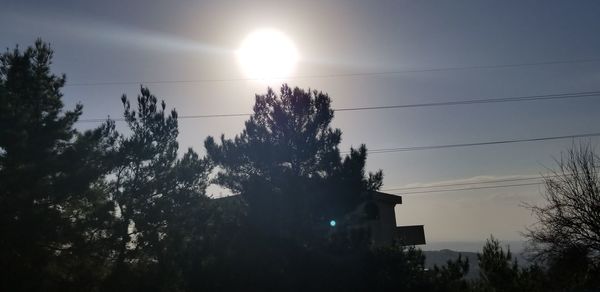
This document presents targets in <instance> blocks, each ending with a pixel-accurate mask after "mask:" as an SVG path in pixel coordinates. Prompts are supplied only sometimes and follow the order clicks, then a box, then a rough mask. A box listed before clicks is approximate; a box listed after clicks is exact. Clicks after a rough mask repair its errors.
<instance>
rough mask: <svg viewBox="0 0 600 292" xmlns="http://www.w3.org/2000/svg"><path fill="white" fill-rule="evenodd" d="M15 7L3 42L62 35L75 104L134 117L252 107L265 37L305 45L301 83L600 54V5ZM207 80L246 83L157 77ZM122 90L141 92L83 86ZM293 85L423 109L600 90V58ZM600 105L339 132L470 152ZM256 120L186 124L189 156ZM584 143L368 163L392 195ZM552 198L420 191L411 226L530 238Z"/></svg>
mask: <svg viewBox="0 0 600 292" xmlns="http://www.w3.org/2000/svg"><path fill="white" fill-rule="evenodd" d="M1 2H2V3H0V4H1V6H0V7H1V8H0V47H3V48H6V47H10V48H12V47H14V45H16V44H19V45H21V46H22V47H25V46H28V45H30V44H32V43H33V41H34V40H35V39H36V38H37V37H41V38H43V39H44V40H45V41H49V42H50V43H51V44H52V46H53V47H54V49H55V62H54V64H55V66H54V67H53V68H54V70H55V72H56V73H65V74H67V80H68V82H67V86H68V87H66V88H65V89H64V93H65V102H66V105H67V108H72V107H73V106H74V105H75V103H77V102H80V103H82V104H83V105H84V115H83V117H82V118H105V117H107V116H108V115H110V116H111V117H120V116H121V113H122V107H121V102H120V100H119V98H120V96H121V94H123V93H125V94H127V95H128V96H130V97H131V98H134V97H135V96H136V94H137V92H138V90H139V84H140V83H144V82H146V85H148V87H150V89H151V90H152V92H153V93H154V94H155V95H157V96H158V97H159V98H162V99H164V100H165V101H166V102H167V106H168V107H175V108H176V109H177V110H178V112H179V114H180V115H193V114H215V113H216V114H219V113H246V112H250V111H251V107H252V104H253V101H254V94H255V93H264V92H265V91H266V87H267V84H266V83H264V82H259V81H251V80H239V79H240V78H245V76H244V75H243V74H242V72H241V70H240V67H239V65H238V62H237V60H236V58H235V56H234V51H235V50H236V49H237V48H238V46H239V45H240V43H241V42H242V40H243V38H244V37H245V36H246V35H247V34H249V33H250V32H252V31H253V30H255V29H257V28H261V27H271V28H275V29H278V30H280V31H282V32H284V33H285V34H286V35H287V36H288V37H289V38H291V39H292V40H293V41H294V42H295V44H296V46H297V49H298V52H299V54H300V63H299V64H298V65H297V67H296V70H295V72H294V73H293V75H296V76H301V75H331V74H334V75H335V74H350V73H362V72H389V71H402V70H412V69H432V68H445V67H464V66H482V65H503V64H519V63H536V62H547V61H562V60H581V59H600V35H599V32H600V30H599V29H600V17H598V16H599V15H600V2H598V1H437V2H434V1H297V2H285V1H271V2H259V1H239V2H233V1H155V3H153V4H150V1H116V0H115V1H94V2H92V1H37V2H34V1H24V0H19V1H7V0H2V1H1ZM198 79H212V80H215V79H217V80H231V79H234V80H231V81H213V82H196V83H194V82H191V83H169V84H154V83H150V82H148V81H165V80H198ZM235 79H238V80H235ZM113 81H116V82H130V81H131V82H133V84H113V85H95V86H75V85H77V84H81V83H98V82H100V83H101V82H113ZM287 82H288V83H289V84H290V85H292V86H299V87H302V88H309V87H310V88H313V89H318V90H322V91H324V92H327V93H329V95H330V96H331V97H332V99H333V105H334V107H337V108H341V107H353V106H376V105H392V104H409V103H424V102H440V101H452V100H464V99H484V98H498V97H514V96H528V95H542V94H553V93H570V92H582V91H596V90H600V62H586V63H565V64H554V65H539V66H529V67H518V68H496V69H478V70H454V71H438V72H435V71H430V72H412V73H402V74H390V75H367V76H364V75H363V76H351V77H349V76H346V77H328V78H322V77H321V78H299V79H290V80H287ZM271 85H272V86H275V87H277V84H276V83H274V84H271ZM599 106H600V98H578V99H570V100H556V101H528V102H519V103H490V104H475V105H461V106H445V107H428V108H409V109H393V110H378V111H357V112H339V113H336V118H335V121H334V126H335V127H339V128H341V130H342V131H343V133H344V134H343V142H342V144H343V145H342V146H343V147H342V148H343V150H347V149H348V148H349V147H350V145H355V146H356V145H359V144H361V143H366V144H367V147H368V148H371V149H376V148H394V147H410V146H427V145H440V144H456V143H470V142H480V141H493V140H505V139H520V138H534V137H545V136H561V135H571V134H581V133H591V132H600V116H599V115H598V114H597V112H598V108H599ZM244 119H245V118H244V117H233V118H232V117H230V118H212V119H197V120H193V119H190V120H182V121H181V122H180V132H181V135H180V143H181V146H182V148H184V149H185V148H187V147H190V146H191V147H193V148H194V149H195V150H196V151H198V152H200V153H204V149H203V147H202V143H203V141H204V139H205V137H206V136H207V135H217V136H218V135H220V134H221V133H225V135H226V136H229V137H231V136H233V135H235V134H236V133H239V132H240V130H241V129H242V127H243V121H244ZM79 126H80V127H81V128H82V129H85V128H89V127H92V126H94V125H93V124H80V125H79ZM592 141H593V142H596V141H595V140H592ZM571 143H572V141H570V140H557V141H543V142H530V143H518V144H501V145H491V146H477V147H466V148H452V149H438V150H423V151H411V152H398V153H386V154H372V155H371V156H369V160H368V168H369V169H371V170H376V169H383V171H384V174H385V179H384V183H385V185H384V189H385V188H393V187H405V186H421V185H431V184H448V183H450V184H453V183H462V182H472V181H478V180H484V179H504V178H520V177H525V178H527V177H531V176H535V175H538V174H540V173H544V172H545V167H552V166H553V165H554V164H553V160H552V158H553V157H557V156H559V155H560V151H561V150H564V149H566V148H567V147H568V146H569V145H570V144H571ZM523 182H532V181H522V182H521V183H523ZM514 183H515V182H509V183H505V184H514ZM516 183H520V182H519V181H517V182H516ZM490 185H494V184H487V185H484V186H490ZM476 186H482V185H476ZM464 187H471V186H470V185H465V186H462V188H464ZM447 188H448V187H445V188H438V189H447ZM455 188H459V187H455ZM425 190H429V189H415V190H414V191H425ZM214 191H215V192H219V190H214ZM541 191H543V188H542V187H541V186H520V187H510V188H496V189H479V190H464V191H455V192H437V193H422V194H406V195H404V204H403V205H401V206H399V207H397V217H398V224H399V225H410V224H425V232H426V237H427V239H428V240H429V241H430V242H436V241H438V242H439V241H476V240H484V239H485V238H487V237H488V236H489V235H490V234H494V235H495V236H496V237H498V238H500V239H501V240H519V239H520V235H519V231H523V230H524V228H525V227H526V226H527V225H529V224H531V223H532V218H531V216H530V214H529V211H527V210H526V209H524V208H522V207H521V206H520V205H521V204H522V202H536V201H537V200H538V199H539V197H540V192H541ZM406 192H408V191H406Z"/></svg>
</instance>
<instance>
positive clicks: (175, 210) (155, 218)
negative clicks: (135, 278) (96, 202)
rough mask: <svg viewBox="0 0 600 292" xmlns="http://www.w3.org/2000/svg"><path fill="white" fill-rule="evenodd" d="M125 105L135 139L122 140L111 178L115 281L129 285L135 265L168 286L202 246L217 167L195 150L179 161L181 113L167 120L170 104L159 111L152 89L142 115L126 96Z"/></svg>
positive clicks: (143, 98) (144, 97)
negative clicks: (182, 262) (181, 263)
mask: <svg viewBox="0 0 600 292" xmlns="http://www.w3.org/2000/svg"><path fill="white" fill-rule="evenodd" d="M122 102H123V106H124V116H125V120H126V122H127V125H128V126H129V129H130V130H131V135H128V136H123V135H119V138H118V139H117V143H116V145H115V149H114V152H113V155H112V156H111V159H112V163H113V168H112V172H111V173H109V175H108V176H107V177H106V178H105V181H106V183H107V186H108V188H107V189H106V190H105V191H106V195H107V197H108V198H110V199H111V201H112V202H113V203H114V205H115V210H114V225H113V226H111V230H110V232H112V237H111V240H112V242H113V243H114V244H115V245H116V246H114V249H115V257H114V268H113V272H112V277H113V278H117V279H120V280H114V279H113V281H116V282H117V283H118V285H121V283H122V282H124V281H128V280H127V279H126V278H127V277H128V276H127V275H126V271H128V269H127V268H128V266H129V267H131V266H133V267H137V268H150V269H155V273H156V277H154V278H153V279H154V280H155V281H153V282H155V283H160V284H161V285H168V284H169V282H168V280H167V279H169V277H174V276H175V275H169V273H173V272H175V273H178V272H181V271H174V270H173V267H172V265H173V264H174V262H177V261H178V260H184V259H185V257H186V254H185V253H186V252H187V251H188V249H190V248H192V247H191V246H193V245H200V244H201V243H200V242H199V241H201V239H200V236H201V235H200V234H199V232H202V231H201V227H202V226H203V225H204V223H205V222H204V220H206V218H207V217H208V216H209V215H208V213H207V212H206V210H205V208H206V206H207V205H208V203H207V201H208V198H207V197H206V196H205V195H204V192H205V189H206V187H207V181H208V174H209V172H210V170H211V167H210V164H209V162H208V161H207V160H206V159H201V158H199V156H198V154H196V153H195V152H194V151H193V150H191V149H188V151H187V152H186V153H185V154H184V155H183V157H181V158H178V149H179V147H178V143H177V135H178V126H177V112H176V111H175V110H173V111H171V113H170V114H168V115H167V114H166V113H165V107H166V105H165V103H164V102H162V103H161V105H160V107H159V106H158V104H157V103H158V102H157V98H156V97H155V96H153V95H152V94H150V91H149V90H148V89H146V88H142V89H141V94H140V95H139V96H138V98H137V103H138V107H137V111H135V110H132V109H131V105H130V103H129V101H128V100H127V98H126V97H125V96H123V97H122ZM134 263H135V265H134ZM145 266H146V267H145ZM170 288H174V287H170Z"/></svg>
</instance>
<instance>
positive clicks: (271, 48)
mask: <svg viewBox="0 0 600 292" xmlns="http://www.w3.org/2000/svg"><path fill="white" fill-rule="evenodd" d="M237 57H238V60H239V62H240V65H241V67H242V70H243V71H244V73H245V74H246V76H247V77H248V78H252V79H262V80H273V79H279V78H285V77H289V76H290V73H292V72H293V70H294V67H295V66H296V63H297V62H298V51H297V50H296V47H295V46H294V43H293V42H292V40H291V39H290V38H288V37H287V36H286V35H285V34H283V33H282V32H280V31H278V30H275V29H259V30H256V31H254V32H252V33H250V34H249V35H248V36H246V38H245V39H244V41H243V42H242V45H241V46H240V48H239V49H238V51H237Z"/></svg>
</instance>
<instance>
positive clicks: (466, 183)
mask: <svg viewBox="0 0 600 292" xmlns="http://www.w3.org/2000/svg"><path fill="white" fill-rule="evenodd" d="M556 176H557V175H551V176H546V177H548V178H550V177H556ZM546 177H541V176H538V177H529V178H507V179H494V180H485V181H479V182H464V183H451V184H441V185H432V186H418V187H401V188H388V189H382V191H386V192H387V191H404V190H415V189H431V188H441V187H453V186H467V185H479V184H492V183H499V182H513V181H528V180H541V179H544V178H546Z"/></svg>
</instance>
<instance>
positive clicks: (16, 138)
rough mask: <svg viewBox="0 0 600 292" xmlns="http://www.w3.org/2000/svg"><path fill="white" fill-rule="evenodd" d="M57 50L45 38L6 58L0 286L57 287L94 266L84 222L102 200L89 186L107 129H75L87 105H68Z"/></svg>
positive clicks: (2, 65) (0, 73) (1, 61)
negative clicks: (55, 64)
mask: <svg viewBox="0 0 600 292" xmlns="http://www.w3.org/2000/svg"><path fill="white" fill-rule="evenodd" d="M52 55H53V52H52V50H51V49H50V47H49V45H47V44H45V43H43V42H42V41H40V40H38V41H36V43H35V45H34V46H33V47H29V48H27V49H25V50H23V51H21V50H19V49H18V48H16V49H14V50H10V51H8V50H7V52H6V53H4V54H2V56H1V57H0V234H1V235H0V262H2V264H1V268H0V269H1V270H0V275H1V277H2V280H1V281H0V282H1V284H0V285H1V286H0V287H3V288H4V289H0V290H9V291H20V290H41V289H45V290H49V289H58V288H57V287H61V285H63V286H64V285H66V286H65V287H67V286H69V282H73V281H78V279H80V276H83V274H84V272H83V270H87V271H89V269H85V268H83V267H84V266H86V265H87V264H88V263H89V262H88V260H90V259H91V257H89V256H88V255H89V253H88V252H86V251H84V250H87V248H88V247H89V245H88V244H87V243H89V241H88V239H89V238H87V235H89V233H88V232H91V229H89V228H88V226H86V225H85V224H83V223H82V222H83V221H87V220H95V219H93V217H94V212H95V211H94V210H93V209H95V206H96V205H102V202H101V201H102V197H101V196H97V195H98V194H97V193H94V192H92V191H91V190H90V187H91V185H92V184H93V182H94V181H96V180H97V179H98V177H99V176H100V175H101V173H102V170H101V168H100V167H95V166H93V165H92V164H94V163H93V160H94V159H95V158H94V155H93V153H92V151H90V150H91V149H92V148H94V147H95V146H94V145H98V143H100V140H99V135H98V133H100V132H102V131H105V130H106V127H105V128H104V129H97V130H95V131H93V132H87V133H85V134H79V133H78V132H77V131H76V130H75V129H74V128H73V125H74V123H75V122H76V121H77V119H78V117H79V115H80V114H81V111H82V106H81V105H77V106H76V107H75V109H74V110H72V111H64V110H63V103H62V100H61V98H62V93H61V92H60V89H61V88H62V87H63V86H64V83H65V76H64V75H63V76H57V75H54V74H52V72H51V71H50V65H51V61H52ZM92 207H93V208H92ZM87 277H89V275H87Z"/></svg>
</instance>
